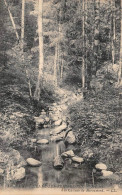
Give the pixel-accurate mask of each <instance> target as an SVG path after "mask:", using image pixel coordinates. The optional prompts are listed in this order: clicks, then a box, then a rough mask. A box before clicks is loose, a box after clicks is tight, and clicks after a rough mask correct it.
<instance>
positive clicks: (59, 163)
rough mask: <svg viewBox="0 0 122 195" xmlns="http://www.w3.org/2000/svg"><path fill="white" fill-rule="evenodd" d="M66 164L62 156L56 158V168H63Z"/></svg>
mask: <svg viewBox="0 0 122 195" xmlns="http://www.w3.org/2000/svg"><path fill="white" fill-rule="evenodd" d="M63 166H64V161H63V159H62V157H61V156H56V157H55V159H54V168H56V169H62V168H63Z"/></svg>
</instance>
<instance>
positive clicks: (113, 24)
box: [111, 0, 116, 65]
mask: <svg viewBox="0 0 122 195" xmlns="http://www.w3.org/2000/svg"><path fill="white" fill-rule="evenodd" d="M111 13H112V17H111V19H112V21H111V26H112V27H111V33H112V43H111V44H112V48H111V49H112V64H113V65H114V64H115V40H116V28H115V2H114V1H113V0H111Z"/></svg>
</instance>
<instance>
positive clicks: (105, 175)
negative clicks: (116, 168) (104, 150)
mask: <svg viewBox="0 0 122 195" xmlns="http://www.w3.org/2000/svg"><path fill="white" fill-rule="evenodd" d="M102 175H103V177H110V176H111V175H113V172H112V171H106V170H102Z"/></svg>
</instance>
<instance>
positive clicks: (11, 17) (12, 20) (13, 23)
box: [4, 0, 19, 41]
mask: <svg viewBox="0 0 122 195" xmlns="http://www.w3.org/2000/svg"><path fill="white" fill-rule="evenodd" d="M4 2H5V5H6V7H7V9H8V13H9V16H10V19H11V22H12V25H13V29H14V31H15V34H16V38H17V40H18V41H19V34H18V32H17V28H16V24H15V22H14V18H13V15H12V13H11V11H10V8H9V6H8V3H7V1H6V0H4Z"/></svg>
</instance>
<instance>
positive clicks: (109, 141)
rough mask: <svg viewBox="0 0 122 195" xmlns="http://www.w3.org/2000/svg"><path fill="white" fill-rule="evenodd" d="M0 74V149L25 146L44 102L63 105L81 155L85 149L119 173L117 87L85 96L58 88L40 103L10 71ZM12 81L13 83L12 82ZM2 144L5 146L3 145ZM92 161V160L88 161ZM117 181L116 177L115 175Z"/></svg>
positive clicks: (121, 144)
mask: <svg viewBox="0 0 122 195" xmlns="http://www.w3.org/2000/svg"><path fill="white" fill-rule="evenodd" d="M0 74H1V75H0V76H1V86H0V93H1V100H0V115H1V117H0V124H1V129H0V133H1V143H0V149H1V150H2V151H3V150H4V149H5V148H6V147H10V146H11V147H19V146H21V147H24V148H25V147H28V139H29V138H30V137H32V135H33V133H34V132H35V122H34V116H36V115H37V116H38V115H39V113H40V111H41V109H43V108H44V109H47V107H48V102H49V101H50V102H58V103H59V102H60V103H62V104H64V105H66V108H67V110H66V115H67V117H68V118H69V121H70V126H71V127H72V129H73V132H74V134H75V136H76V138H77V144H76V145H75V147H76V149H77V150H78V152H79V153H80V154H81V155H82V154H83V153H84V152H85V151H91V152H93V154H94V158H93V159H92V160H93V163H96V162H103V163H105V164H106V165H107V166H108V168H109V170H111V171H113V172H116V173H118V174H121V172H122V171H121V164H122V158H121V153H122V151H121V150H122V149H121V148H122V147H121V146H122V138H121V129H120V105H119V102H120V101H119V90H118V88H114V87H112V86H110V85H109V86H108V88H107V87H106V88H105V89H104V90H102V91H100V92H98V93H96V94H92V93H91V94H90V93H89V94H88V95H87V96H86V98H85V99H83V98H82V95H81V96H80V95H78V96H77V95H76V94H75V93H74V92H73V91H72V90H71V89H70V88H69V89H68V90H67V89H66V88H65V89H62V90H59V91H60V92H61V91H62V95H61V96H59V97H58V98H57V94H58V92H57V93H56V95H54V94H52V93H51V92H48V91H47V92H45V93H44V94H43V96H42V101H41V103H39V104H37V102H33V103H32V102H31V101H30V99H29V96H28V89H27V86H26V84H24V83H23V81H21V80H20V79H18V78H17V77H16V76H15V75H13V73H10V72H9V71H7V70H4V71H3V72H1V73H0ZM15 83H16V84H15ZM5 146H6V147H5ZM90 163H91V164H92V162H90ZM116 179H117V180H118V182H120V178H119V177H117V178H116Z"/></svg>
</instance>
